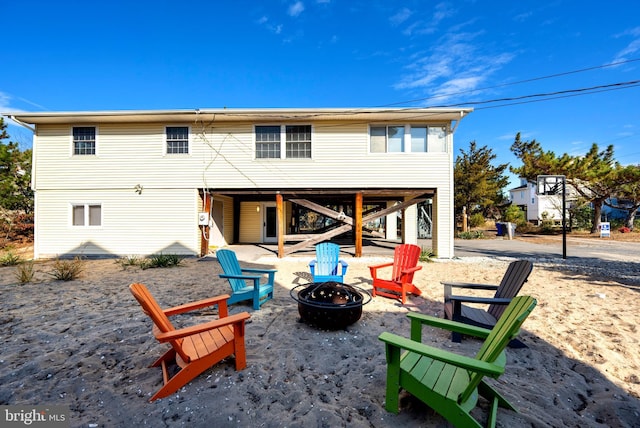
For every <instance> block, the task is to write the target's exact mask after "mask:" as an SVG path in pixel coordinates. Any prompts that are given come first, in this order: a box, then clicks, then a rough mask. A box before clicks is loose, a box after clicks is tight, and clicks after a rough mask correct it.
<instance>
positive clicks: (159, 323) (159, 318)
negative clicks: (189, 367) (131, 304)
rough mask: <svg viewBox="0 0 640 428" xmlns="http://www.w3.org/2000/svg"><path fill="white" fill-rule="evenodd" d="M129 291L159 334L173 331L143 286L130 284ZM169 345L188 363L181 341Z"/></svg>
mask: <svg viewBox="0 0 640 428" xmlns="http://www.w3.org/2000/svg"><path fill="white" fill-rule="evenodd" d="M129 290H130V291H131V294H133V297H135V299H136V300H137V301H138V303H140V306H141V307H142V311H143V312H144V313H145V314H147V315H148V316H149V318H151V321H153V324H154V325H155V327H156V328H157V329H158V330H159V331H160V332H162V333H167V332H170V331H174V330H175V327H174V326H173V324H171V321H169V318H168V317H167V316H166V315H165V313H164V311H163V310H162V308H161V307H160V305H158V302H157V301H156V299H155V298H154V297H153V295H152V294H151V292H150V291H149V289H148V288H147V287H146V286H145V285H144V284H131V285H130V286H129ZM169 343H170V344H171V346H172V347H173V349H174V350H175V351H176V352H177V353H178V354H180V356H181V357H182V359H183V360H184V361H189V359H190V358H189V356H188V355H186V354H185V353H184V352H183V350H182V339H179V340H172V341H170V342H169Z"/></svg>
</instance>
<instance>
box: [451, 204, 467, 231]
mask: <svg viewBox="0 0 640 428" xmlns="http://www.w3.org/2000/svg"><path fill="white" fill-rule="evenodd" d="M467 228H468V226H467V207H466V206H463V207H462V231H463V232H466V231H467ZM454 229H455V228H454Z"/></svg>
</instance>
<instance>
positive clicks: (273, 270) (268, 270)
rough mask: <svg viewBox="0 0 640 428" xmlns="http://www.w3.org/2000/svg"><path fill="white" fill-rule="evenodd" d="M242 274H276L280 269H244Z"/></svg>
mask: <svg viewBox="0 0 640 428" xmlns="http://www.w3.org/2000/svg"><path fill="white" fill-rule="evenodd" d="M240 270H241V271H242V272H249V273H276V272H277V271H278V269H254V268H242V269H240Z"/></svg>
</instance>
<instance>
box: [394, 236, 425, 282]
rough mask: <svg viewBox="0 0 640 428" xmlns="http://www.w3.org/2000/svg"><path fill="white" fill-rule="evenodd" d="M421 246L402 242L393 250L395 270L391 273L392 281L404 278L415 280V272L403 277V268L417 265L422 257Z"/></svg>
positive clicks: (408, 280)
mask: <svg viewBox="0 0 640 428" xmlns="http://www.w3.org/2000/svg"><path fill="white" fill-rule="evenodd" d="M420 251H421V250H420V247H418V246H417V245H414V244H400V245H398V246H397V247H396V248H395V250H394V251H393V272H392V274H391V279H392V281H396V282H398V281H400V280H404V281H405V282H408V283H410V282H412V281H413V272H412V273H410V274H409V275H407V276H406V277H405V278H402V270H403V269H407V268H412V267H416V266H417V265H418V260H419V259H420Z"/></svg>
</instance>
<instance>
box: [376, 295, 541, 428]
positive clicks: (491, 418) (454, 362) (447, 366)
mask: <svg viewBox="0 0 640 428" xmlns="http://www.w3.org/2000/svg"><path fill="white" fill-rule="evenodd" d="M535 305H536V300H535V299H534V298H533V297H529V296H518V297H515V298H514V299H513V300H512V301H511V303H510V304H509V306H507V308H506V310H505V311H504V314H503V316H502V317H501V318H500V320H498V323H497V324H496V325H495V327H494V328H493V330H487V329H484V328H481V327H475V326H471V325H468V324H463V323H459V322H456V321H449V320H444V319H441V318H437V317H432V316H429V315H423V314H419V313H416V312H410V313H409V314H408V316H409V317H410V318H411V339H407V338H404V337H401V336H397V335H395V334H391V333H388V332H384V333H382V334H381V335H380V336H379V339H380V340H382V341H383V342H385V351H386V359H387V389H386V409H387V411H389V412H391V413H398V407H399V398H398V393H399V390H400V388H402V389H404V390H405V391H407V392H409V393H410V394H412V395H413V396H414V397H416V398H418V399H420V400H421V401H422V402H424V403H425V404H427V405H428V406H429V407H431V408H432V409H433V410H435V411H436V412H438V413H439V414H440V415H442V416H443V417H444V418H445V419H447V420H448V421H449V422H450V423H451V424H453V425H454V426H457V427H481V426H482V425H481V424H480V423H479V422H478V421H477V420H476V419H475V418H473V417H472V416H471V411H472V410H473V409H474V408H475V406H476V404H477V401H478V394H479V395H482V396H483V397H485V398H486V399H488V400H489V403H490V404H491V409H490V411H489V415H488V417H487V425H486V426H490V427H494V426H495V423H496V417H497V412H498V406H500V407H504V408H507V409H511V410H513V411H515V412H517V409H516V408H515V407H514V406H513V405H512V404H511V403H509V402H508V401H507V400H506V399H505V398H504V397H503V396H502V395H501V394H500V393H499V392H498V391H496V390H495V389H494V388H493V387H492V386H490V385H489V384H487V383H486V382H485V381H484V377H485V376H490V377H492V378H496V379H497V378H498V377H499V376H500V375H501V374H502V373H504V368H505V365H506V362H507V358H506V355H505V348H506V346H507V344H508V343H509V340H511V339H512V338H513V337H515V336H516V335H517V334H518V331H519V329H520V326H521V325H522V323H523V322H524V320H525V319H526V318H527V316H528V315H529V313H531V311H532V310H533V308H534V307H535ZM422 325H430V326H433V327H438V328H443V329H446V330H450V331H457V332H459V333H462V334H466V335H474V336H477V337H481V338H484V339H485V341H484V343H483V344H482V347H481V348H480V350H479V351H478V353H477V354H476V356H475V357H474V358H471V357H467V356H462V355H458V354H455V353H452V352H449V351H446V350H441V349H438V348H434V347H431V346H428V345H425V344H423V343H421V338H422ZM403 350H404V351H403Z"/></svg>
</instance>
